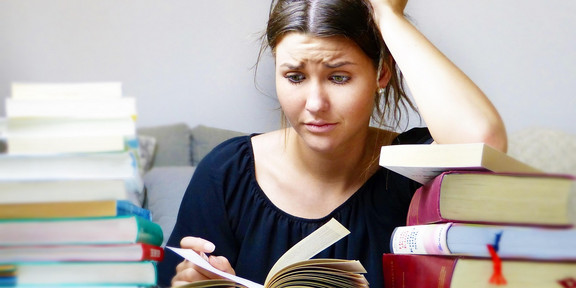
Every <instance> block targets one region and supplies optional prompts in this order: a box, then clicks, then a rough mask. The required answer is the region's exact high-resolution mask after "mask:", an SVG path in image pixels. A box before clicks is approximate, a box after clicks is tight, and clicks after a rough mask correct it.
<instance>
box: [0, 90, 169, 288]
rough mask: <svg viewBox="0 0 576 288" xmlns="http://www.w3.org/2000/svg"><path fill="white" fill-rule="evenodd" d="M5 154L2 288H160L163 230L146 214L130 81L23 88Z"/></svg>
mask: <svg viewBox="0 0 576 288" xmlns="http://www.w3.org/2000/svg"><path fill="white" fill-rule="evenodd" d="M6 116H7V119H6V121H5V122H6V128H5V134H4V136H3V137H4V138H5V141H6V143H7V152H6V153H5V154H1V155H0V286H9V287H15V286H28V287H30V286H35V287H50V286H53V287H54V286H66V287H85V286H90V287H98V286H106V287H110V286H121V287H130V286H133V287H150V286H155V285H156V261H159V260H161V259H162V258H163V256H164V250H163V249H162V248H161V247H160V245H161V243H162V240H163V239H162V237H163V234H162V229H161V228H160V226H159V225H158V224H155V223H153V222H152V221H151V215H150V211H148V210H146V209H144V208H142V207H140V205H139V203H138V200H137V199H136V198H137V197H131V196H130V195H136V194H138V193H139V192H141V190H142V180H141V173H140V168H139V159H138V142H137V137H136V135H135V134H136V132H135V131H136V129H135V120H136V109H135V101H134V99H133V98H128V97H122V89H121V84H120V83H57V84H44V83H42V84H37V83H18V84H14V85H13V87H12V95H11V98H8V99H6Z"/></svg>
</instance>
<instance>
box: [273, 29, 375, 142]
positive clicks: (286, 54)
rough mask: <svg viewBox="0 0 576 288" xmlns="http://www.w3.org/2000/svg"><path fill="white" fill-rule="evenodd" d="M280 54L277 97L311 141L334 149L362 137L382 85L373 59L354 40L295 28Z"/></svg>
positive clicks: (278, 50) (286, 39)
mask: <svg viewBox="0 0 576 288" xmlns="http://www.w3.org/2000/svg"><path fill="white" fill-rule="evenodd" d="M275 52H276V53H275V55H276V90H277V94H278V99H279V101H280V105H281V106H282V109H283V111H284V114H285V115H286V117H287V118H288V121H289V122H290V124H291V125H292V127H294V129H296V131H297V132H298V134H299V135H300V136H301V139H303V140H304V142H305V143H306V145H307V146H308V147H310V148H312V149H314V150H317V151H324V152H335V151H337V150H338V149H347V147H350V146H349V145H356V143H358V141H362V140H363V139H364V138H363V137H365V136H366V133H367V131H368V126H369V123H370V117H371V115H372V110H373V105H374V94H375V92H376V90H377V88H378V85H377V73H376V69H375V68H374V66H373V65H372V61H371V59H370V58H368V56H366V54H364V52H363V51H362V50H361V49H360V48H359V47H358V46H357V45H356V44H355V43H354V42H353V41H351V40H349V39H346V38H343V37H328V38H320V37H312V36H308V35H307V34H303V33H296V32H292V33H288V34H287V35H285V36H284V37H283V39H281V40H280V42H279V43H278V45H277V46H276V50H275ZM359 139H360V140H359Z"/></svg>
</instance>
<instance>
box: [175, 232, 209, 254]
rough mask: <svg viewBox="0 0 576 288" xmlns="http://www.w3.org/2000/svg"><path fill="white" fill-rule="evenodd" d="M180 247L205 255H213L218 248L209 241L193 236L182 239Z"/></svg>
mask: <svg viewBox="0 0 576 288" xmlns="http://www.w3.org/2000/svg"><path fill="white" fill-rule="evenodd" d="M180 247H182V248H185V249H192V250H194V251H196V252H203V253H212V252H214V249H215V248H216V246H214V244H213V243H212V242H210V241H208V240H205V239H202V238H198V237H191V236H188V237H184V238H182V240H180Z"/></svg>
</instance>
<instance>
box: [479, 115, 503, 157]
mask: <svg viewBox="0 0 576 288" xmlns="http://www.w3.org/2000/svg"><path fill="white" fill-rule="evenodd" d="M477 133H478V134H477V135H476V137H478V141H477V142H483V143H485V144H487V145H488V146H490V147H492V148H495V149H497V150H500V151H502V152H504V153H506V152H507V151H508V136H507V134H506V128H505V126H504V123H502V122H501V121H495V122H493V123H490V124H487V125H486V126H485V127H484V128H481V129H478V130H477Z"/></svg>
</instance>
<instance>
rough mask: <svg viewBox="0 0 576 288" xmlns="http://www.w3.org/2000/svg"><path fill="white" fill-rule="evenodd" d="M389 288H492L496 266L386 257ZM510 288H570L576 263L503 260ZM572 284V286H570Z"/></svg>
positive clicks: (472, 261)
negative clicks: (491, 281)
mask: <svg viewBox="0 0 576 288" xmlns="http://www.w3.org/2000/svg"><path fill="white" fill-rule="evenodd" d="M382 260H383V266H384V287H385V288H424V287H437V288H491V287H497V286H495V285H494V284H492V283H490V280H491V278H492V276H493V275H494V263H493V262H492V261H491V260H490V259H478V258H469V257H460V256H458V257H457V256H432V255H397V254H384V255H383V257H382ZM501 268H502V271H501V272H502V276H503V278H504V279H505V280H506V285H504V286H501V287H506V288H562V287H565V288H568V287H574V286H573V285H574V283H576V262H548V261H526V260H502V266H501ZM570 285H572V286H570Z"/></svg>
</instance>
